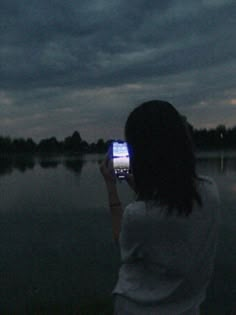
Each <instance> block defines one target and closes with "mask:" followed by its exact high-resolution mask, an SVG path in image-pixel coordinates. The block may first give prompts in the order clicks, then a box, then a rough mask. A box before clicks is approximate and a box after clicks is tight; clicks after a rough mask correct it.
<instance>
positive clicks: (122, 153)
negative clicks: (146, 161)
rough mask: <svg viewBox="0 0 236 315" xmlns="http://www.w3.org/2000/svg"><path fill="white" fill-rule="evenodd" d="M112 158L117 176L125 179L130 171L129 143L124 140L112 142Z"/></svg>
mask: <svg viewBox="0 0 236 315" xmlns="http://www.w3.org/2000/svg"><path fill="white" fill-rule="evenodd" d="M110 154H111V159H112V164H113V168H114V172H115V175H116V177H117V178H119V179H125V177H126V176H127V175H128V174H129V173H130V156H129V149H128V143H127V142H125V141H122V140H118V141H113V142H112V143H111V150H110Z"/></svg>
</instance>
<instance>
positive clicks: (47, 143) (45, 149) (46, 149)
mask: <svg viewBox="0 0 236 315" xmlns="http://www.w3.org/2000/svg"><path fill="white" fill-rule="evenodd" d="M37 151H38V152H39V153H59V152H61V151H62V145H61V143H60V142H58V141H57V139H56V138H55V137H52V138H49V139H43V140H41V141H40V142H39V144H38V146H37Z"/></svg>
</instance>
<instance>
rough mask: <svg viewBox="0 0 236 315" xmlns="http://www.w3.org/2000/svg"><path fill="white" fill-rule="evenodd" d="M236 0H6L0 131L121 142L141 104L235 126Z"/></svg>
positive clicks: (198, 122)
mask: <svg viewBox="0 0 236 315" xmlns="http://www.w3.org/2000/svg"><path fill="white" fill-rule="evenodd" d="M235 30H236V1H235V0H199V1H196V0H182V1H177V0H163V1H161V0H151V1H149V0H136V1H134V0H129V1H127V0H90V1H81V0H78V1H74V0H73V1H72V0H67V1H66V0H57V1H56V0H54V1H52V0H1V3H0V43H1V46H0V135H2V136H7V135H8V136H11V137H13V138H15V137H23V138H28V137H32V138H33V139H34V140H35V141H38V140H40V139H42V138H47V137H52V136H56V137H57V138H58V139H64V138H65V137H66V136H68V135H71V134H72V132H73V131H75V130H78V131H79V132H80V134H81V137H82V138H83V139H84V140H87V141H89V142H91V141H96V140H97V139H98V138H104V139H109V138H122V137H123V127H124V123H125V120H126V117H127V115H128V113H129V112H130V111H131V110H132V109H133V108H134V107H135V106H137V105H139V104H140V103H141V102H143V101H147V100H150V99H161V100H166V101H169V102H171V103H172V104H173V105H174V106H175V107H176V108H177V109H178V110H179V111H180V112H181V114H183V115H185V116H186V117H187V119H188V120H189V122H190V123H191V124H192V125H193V126H194V127H196V128H202V127H207V128H211V127H216V126H217V125H219V124H224V125H226V126H227V127H230V126H235V125H236V76H235V74H236V40H235V38H236V34H235V33H236V32H235Z"/></svg>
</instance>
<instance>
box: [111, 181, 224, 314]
mask: <svg viewBox="0 0 236 315" xmlns="http://www.w3.org/2000/svg"><path fill="white" fill-rule="evenodd" d="M197 189H198V192H199V194H200V196H201V199H202V206H199V205H198V204H197V202H195V205H194V207H193V210H192V212H191V214H189V215H188V216H185V215H179V214H178V213H177V212H176V213H175V212H174V211H173V213H172V214H167V212H166V211H165V209H164V207H159V206H156V205H155V204H156V203H154V202H152V201H150V202H144V201H136V202H134V203H132V204H130V205H129V206H128V207H127V208H126V209H125V211H124V215H123V220H122V228H121V234H120V248H121V260H122V265H121V268H120V273H119V280H118V282H117V285H116V287H115V289H114V292H113V293H114V294H119V295H121V296H123V297H125V298H126V299H129V301H131V302H129V311H130V310H132V303H133V307H135V304H138V309H139V311H140V312H139V313H137V315H138V314H142V311H141V309H142V306H143V307H144V312H143V314H152V310H153V312H154V311H155V312H156V313H157V314H159V315H162V314H168V315H172V314H181V313H183V312H185V311H187V310H188V309H191V308H194V307H196V306H198V305H199V304H200V303H201V302H202V301H203V300H204V298H205V290H206V287H207V284H208V282H209V279H210V276H211V273H212V269H213V261H214V255H215V246H216V238H217V226H218V208H219V201H218V193H217V189H216V186H215V184H214V182H213V181H212V180H211V179H208V178H200V179H199V180H197ZM120 303H121V304H122V303H123V302H122V298H121V302H120ZM130 303H131V305H130ZM148 309H149V313H148V312H147V310H148ZM153 314H154V313H153Z"/></svg>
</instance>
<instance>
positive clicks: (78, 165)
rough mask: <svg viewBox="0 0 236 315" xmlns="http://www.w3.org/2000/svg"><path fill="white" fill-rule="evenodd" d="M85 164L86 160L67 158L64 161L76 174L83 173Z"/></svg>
mask: <svg viewBox="0 0 236 315" xmlns="http://www.w3.org/2000/svg"><path fill="white" fill-rule="evenodd" d="M84 164H85V161H84V160H80V159H79V160H78V159H77V160H65V161H63V165H64V166H65V167H66V168H67V169H68V170H69V171H72V172H74V173H76V174H79V175H80V174H81V171H82V168H83V166H84Z"/></svg>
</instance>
